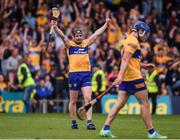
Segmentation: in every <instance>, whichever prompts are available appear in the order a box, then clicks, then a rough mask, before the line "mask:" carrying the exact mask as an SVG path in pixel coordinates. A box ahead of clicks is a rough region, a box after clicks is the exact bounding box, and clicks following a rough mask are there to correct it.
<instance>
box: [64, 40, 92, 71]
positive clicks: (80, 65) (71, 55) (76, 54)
mask: <svg viewBox="0 0 180 140" xmlns="http://www.w3.org/2000/svg"><path fill="white" fill-rule="evenodd" d="M89 44H90V40H88V39H85V40H83V41H82V43H81V44H76V43H75V42H74V41H70V42H69V43H68V44H67V45H66V46H67V55H68V59H69V72H86V71H91V65H90V60H89V55H88V45H89Z"/></svg>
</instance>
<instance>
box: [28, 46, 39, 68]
mask: <svg viewBox="0 0 180 140" xmlns="http://www.w3.org/2000/svg"><path fill="white" fill-rule="evenodd" d="M28 51H29V58H30V59H31V63H32V66H39V65H40V55H41V47H40V46H38V47H29V48H28Z"/></svg>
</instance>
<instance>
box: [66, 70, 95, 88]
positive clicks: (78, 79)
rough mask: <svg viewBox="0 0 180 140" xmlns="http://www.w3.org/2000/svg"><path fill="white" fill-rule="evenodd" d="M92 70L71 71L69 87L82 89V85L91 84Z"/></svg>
mask: <svg viewBox="0 0 180 140" xmlns="http://www.w3.org/2000/svg"><path fill="white" fill-rule="evenodd" d="M91 77H92V72H70V73H69V89H70V90H80V89H81V88H82V87H86V86H91Z"/></svg>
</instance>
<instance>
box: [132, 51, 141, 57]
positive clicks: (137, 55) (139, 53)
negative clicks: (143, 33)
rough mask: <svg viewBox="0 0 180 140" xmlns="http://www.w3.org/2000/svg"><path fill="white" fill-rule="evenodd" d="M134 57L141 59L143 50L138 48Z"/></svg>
mask: <svg viewBox="0 0 180 140" xmlns="http://www.w3.org/2000/svg"><path fill="white" fill-rule="evenodd" d="M132 57H133V58H137V59H141V50H136V51H135V52H134V54H133V56H132Z"/></svg>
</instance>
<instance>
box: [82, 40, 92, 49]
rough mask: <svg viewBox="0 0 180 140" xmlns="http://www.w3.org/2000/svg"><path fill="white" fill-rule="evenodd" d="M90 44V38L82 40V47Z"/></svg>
mask: <svg viewBox="0 0 180 140" xmlns="http://www.w3.org/2000/svg"><path fill="white" fill-rule="evenodd" d="M90 44H91V41H90V39H85V40H83V45H82V47H83V48H85V47H87V46H89V45H90Z"/></svg>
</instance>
